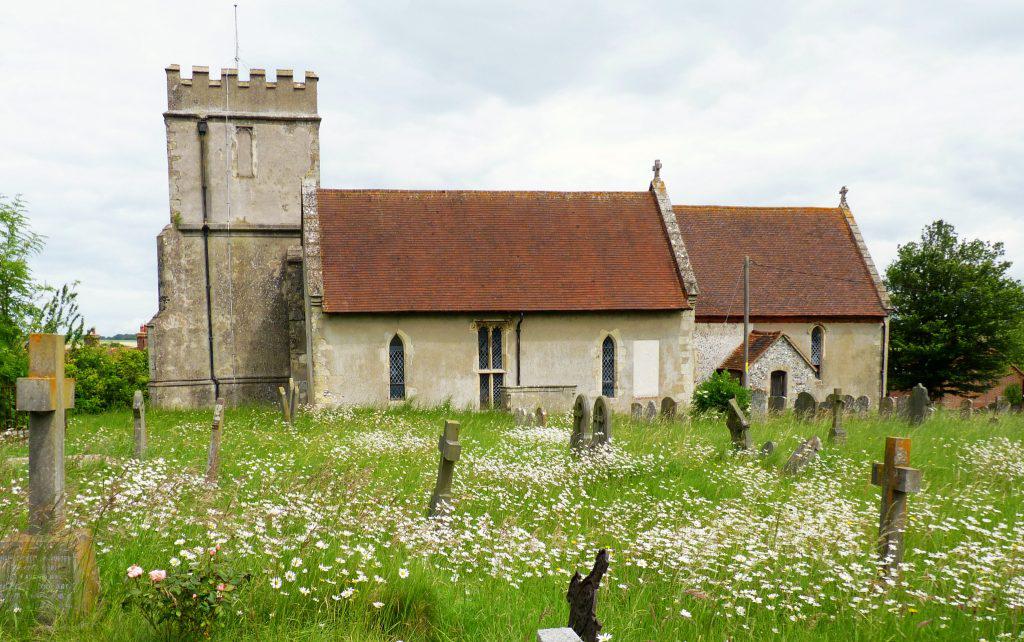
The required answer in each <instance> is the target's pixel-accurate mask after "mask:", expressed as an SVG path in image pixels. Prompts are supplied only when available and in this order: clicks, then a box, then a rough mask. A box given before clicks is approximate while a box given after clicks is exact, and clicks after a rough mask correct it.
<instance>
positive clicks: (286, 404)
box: [277, 380, 292, 424]
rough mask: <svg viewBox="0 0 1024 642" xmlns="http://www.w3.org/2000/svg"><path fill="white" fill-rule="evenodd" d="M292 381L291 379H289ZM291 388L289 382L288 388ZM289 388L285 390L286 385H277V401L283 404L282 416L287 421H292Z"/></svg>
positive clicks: (288, 422)
mask: <svg viewBox="0 0 1024 642" xmlns="http://www.w3.org/2000/svg"><path fill="white" fill-rule="evenodd" d="M289 381H291V380H289ZM290 389H291V385H290V384H289V386H288V390H290ZM288 390H285V388H284V386H278V387H277V401H278V403H279V404H280V405H281V416H282V417H283V418H284V421H285V423H287V424H290V423H292V402H291V400H290V399H289V398H288Z"/></svg>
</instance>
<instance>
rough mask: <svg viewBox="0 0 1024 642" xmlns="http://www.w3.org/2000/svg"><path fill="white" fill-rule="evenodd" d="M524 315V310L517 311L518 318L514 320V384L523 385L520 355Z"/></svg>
mask: <svg viewBox="0 0 1024 642" xmlns="http://www.w3.org/2000/svg"><path fill="white" fill-rule="evenodd" d="M525 316H526V313H525V312H520V313H519V320H518V321H516V385H517V386H521V385H523V361H522V358H521V355H522V349H521V348H522V343H523V317H525Z"/></svg>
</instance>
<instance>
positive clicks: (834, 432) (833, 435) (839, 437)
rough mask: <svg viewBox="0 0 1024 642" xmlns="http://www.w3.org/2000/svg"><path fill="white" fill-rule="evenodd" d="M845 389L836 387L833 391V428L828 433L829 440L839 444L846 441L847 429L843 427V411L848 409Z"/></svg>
mask: <svg viewBox="0 0 1024 642" xmlns="http://www.w3.org/2000/svg"><path fill="white" fill-rule="evenodd" d="M845 406H846V401H845V399H844V398H843V389H842V388H836V389H835V390H834V391H833V393H832V429H831V430H830V431H829V433H828V438H829V441H832V442H833V443H837V444H845V443H846V429H845V428H843V412H844V411H845V410H846V407H845Z"/></svg>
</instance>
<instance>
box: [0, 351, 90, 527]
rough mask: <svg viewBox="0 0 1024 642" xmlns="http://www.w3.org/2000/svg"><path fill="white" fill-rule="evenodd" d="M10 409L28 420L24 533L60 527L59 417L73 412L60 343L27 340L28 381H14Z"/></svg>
mask: <svg viewBox="0 0 1024 642" xmlns="http://www.w3.org/2000/svg"><path fill="white" fill-rule="evenodd" d="M15 407H16V408H17V409H18V410H22V411H26V412H28V413H29V416H28V431H29V432H28V454H29V457H28V507H29V516H28V520H29V530H30V531H32V532H45V531H49V530H53V529H55V528H58V527H60V526H61V525H62V524H63V522H64V416H65V415H64V413H65V411H66V410H68V409H69V408H74V407H75V381H74V379H66V378H65V377H64V337H63V336H62V335H59V334H33V335H30V336H29V339H28V376H27V377H21V378H19V379H18V381H17V392H16V402H15Z"/></svg>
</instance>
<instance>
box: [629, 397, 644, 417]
mask: <svg viewBox="0 0 1024 642" xmlns="http://www.w3.org/2000/svg"><path fill="white" fill-rule="evenodd" d="M643 417H644V405H643V404H642V403H640V402H637V401H634V402H633V403H631V404H629V418H630V419H632V420H633V421H640V420H641V419H643Z"/></svg>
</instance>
